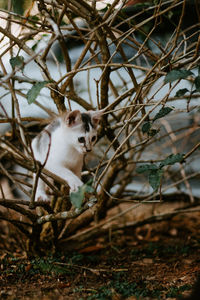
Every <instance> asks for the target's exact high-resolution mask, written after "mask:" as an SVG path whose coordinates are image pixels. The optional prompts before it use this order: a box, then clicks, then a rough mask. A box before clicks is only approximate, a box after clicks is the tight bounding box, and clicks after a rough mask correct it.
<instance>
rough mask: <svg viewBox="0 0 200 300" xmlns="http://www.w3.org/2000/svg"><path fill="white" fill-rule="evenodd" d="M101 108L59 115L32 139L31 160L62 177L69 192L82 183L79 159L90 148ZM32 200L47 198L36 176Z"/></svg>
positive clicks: (80, 161) (40, 181)
mask: <svg viewBox="0 0 200 300" xmlns="http://www.w3.org/2000/svg"><path fill="white" fill-rule="evenodd" d="M101 115H102V111H88V112H86V113H81V112H80V111H79V110H74V111H71V112H68V113H65V114H63V115H62V116H60V117H58V118H56V119H55V120H54V121H53V122H51V123H50V124H49V125H47V126H46V127H45V128H44V130H43V131H42V132H41V133H40V134H39V135H37V136H36V137H35V138H34V139H33V141H32V150H33V154H34V158H35V160H37V161H39V162H40V163H41V164H44V163H45V166H44V167H45V168H46V169H47V170H49V171H50V172H52V173H54V174H55V175H58V176H60V177H61V178H63V179H64V180H65V181H66V182H67V183H68V185H69V187H70V192H72V191H77V189H78V187H79V186H81V185H82V184H83V182H82V181H81V171H82V167H83V158H84V155H85V154H86V153H87V152H90V151H91V150H92V146H93V145H94V143H95V141H96V137H97V125H98V123H99V121H100V118H101ZM35 200H36V201H39V200H43V201H49V198H48V195H47V194H46V193H45V183H44V182H43V181H42V180H41V179H39V180H38V185H37V190H36V195H35Z"/></svg>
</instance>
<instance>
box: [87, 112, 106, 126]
mask: <svg viewBox="0 0 200 300" xmlns="http://www.w3.org/2000/svg"><path fill="white" fill-rule="evenodd" d="M88 112H89V114H90V116H91V120H92V124H93V126H94V128H96V127H97V126H98V124H99V122H100V120H101V117H102V115H103V113H104V110H103V109H102V110H96V111H94V110H89V111H88Z"/></svg>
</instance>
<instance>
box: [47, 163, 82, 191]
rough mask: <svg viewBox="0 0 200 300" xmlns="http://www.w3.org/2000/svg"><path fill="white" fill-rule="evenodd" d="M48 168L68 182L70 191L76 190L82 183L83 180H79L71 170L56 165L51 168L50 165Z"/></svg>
mask: <svg viewBox="0 0 200 300" xmlns="http://www.w3.org/2000/svg"><path fill="white" fill-rule="evenodd" d="M48 169H49V171H51V172H52V173H54V174H55V175H57V176H59V177H61V178H62V179H64V180H65V181H66V182H67V183H68V185H69V187H70V192H76V191H78V188H79V187H80V186H82V185H83V182H82V181H81V179H80V178H79V177H78V176H77V175H76V174H74V173H73V172H72V171H71V170H69V169H67V168H65V167H62V166H57V167H53V168H52V167H50V168H48Z"/></svg>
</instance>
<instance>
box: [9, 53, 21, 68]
mask: <svg viewBox="0 0 200 300" xmlns="http://www.w3.org/2000/svg"><path fill="white" fill-rule="evenodd" d="M10 64H11V66H12V68H13V69H14V68H15V67H23V65H24V58H23V56H16V57H12V58H11V59H10Z"/></svg>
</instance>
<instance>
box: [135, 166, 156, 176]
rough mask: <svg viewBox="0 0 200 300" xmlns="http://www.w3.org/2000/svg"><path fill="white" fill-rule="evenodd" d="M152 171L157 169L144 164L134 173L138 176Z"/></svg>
mask: <svg viewBox="0 0 200 300" xmlns="http://www.w3.org/2000/svg"><path fill="white" fill-rule="evenodd" d="M154 170H158V167H157V166H156V165H155V164H145V165H142V166H139V167H138V168H136V172H137V173H139V174H141V173H145V172H149V171H154Z"/></svg>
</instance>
